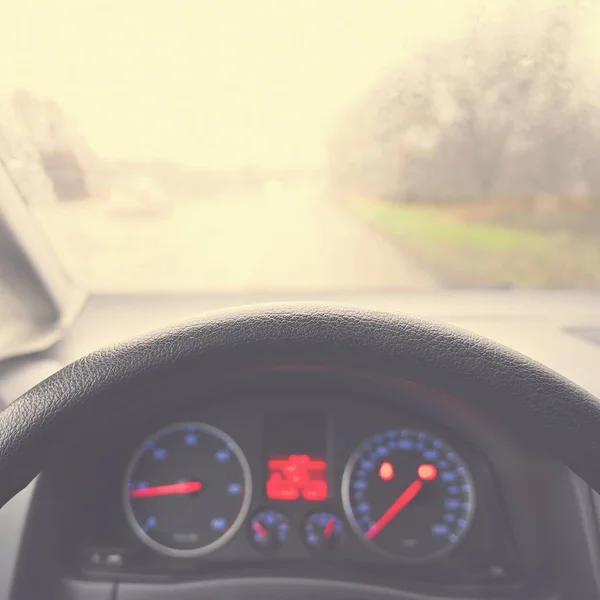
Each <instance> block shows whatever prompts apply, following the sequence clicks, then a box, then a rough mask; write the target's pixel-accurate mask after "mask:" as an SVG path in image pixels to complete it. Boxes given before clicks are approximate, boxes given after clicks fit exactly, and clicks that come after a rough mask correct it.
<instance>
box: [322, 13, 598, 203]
mask: <svg viewBox="0 0 600 600" xmlns="http://www.w3.org/2000/svg"><path fill="white" fill-rule="evenodd" d="M576 16H577V15H576V13H575V12H574V11H571V10H570V9H568V8H566V7H565V8H555V9H553V10H549V11H547V12H546V13H543V14H540V15H538V18H537V19H536V20H535V21H529V20H525V19H524V20H523V21H522V22H518V19H517V18H516V17H514V16H510V17H506V18H505V19H504V20H500V21H499V22H496V23H495V24H493V23H490V22H483V20H476V21H475V23H474V25H473V27H472V29H471V30H470V31H469V34H468V35H466V36H465V37H463V38H462V39H459V40H458V41H453V42H448V43H445V44H440V45H439V46H437V47H434V48H429V49H428V50H427V51H426V52H424V53H423V54H421V55H420V56H417V57H415V58H414V59H412V60H411V61H410V62H408V63H406V64H404V65H402V66H401V67H399V68H398V69H396V70H395V71H394V72H392V73H390V74H388V75H387V76H386V77H385V78H383V79H382V80H381V81H379V82H377V85H376V86H374V87H373V88H372V89H371V90H370V91H369V93H368V94H366V95H365V96H364V97H363V98H361V99H360V101H359V102H357V103H356V104H355V105H354V106H352V107H351V108H350V109H349V110H348V112H347V113H346V114H345V115H344V116H343V118H342V119H341V120H340V122H339V124H338V126H337V128H336V131H335V133H334V135H333V137H332V139H331V143H330V147H329V160H330V171H331V176H332V180H333V182H334V184H335V185H336V186H337V187H339V188H344V189H345V190H351V191H353V192H358V193H362V194H369V195H375V196H378V197H381V198H387V199H391V200H396V201H424V200H428V201H435V200H444V199H463V200H464V199H474V200H485V199H489V198H502V197H518V198H530V197H538V196H540V195H548V196H555V197H561V198H565V197H574V198H594V197H596V198H597V197H599V196H600V168H599V166H600V165H599V162H600V161H599V158H598V156H599V154H600V108H599V105H598V102H597V92H598V90H599V89H600V86H599V85H598V81H597V80H596V79H595V77H594V76H592V71H593V70H592V69H589V68H586V65H584V64H583V63H582V61H581V59H580V57H578V56H577V53H576V52H575V51H574V50H575V49H576V40H577V27H576V18H575V17H576Z"/></svg>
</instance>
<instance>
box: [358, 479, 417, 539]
mask: <svg viewBox="0 0 600 600" xmlns="http://www.w3.org/2000/svg"><path fill="white" fill-rule="evenodd" d="M422 487H423V482H422V481H421V480H420V479H415V481H413V482H412V483H411V484H410V485H409V486H408V487H407V488H406V489H405V490H404V491H403V492H402V493H401V494H400V495H399V496H398V498H396V500H395V501H394V503H393V504H392V505H391V506H390V507H389V508H388V509H387V510H386V511H385V512H384V513H383V515H381V517H380V518H379V520H378V521H376V522H375V523H373V525H371V527H370V528H369V530H368V531H367V533H365V537H366V538H368V539H370V540H372V539H373V538H374V537H375V536H376V535H377V534H378V533H379V532H380V531H381V530H382V529H383V528H384V527H385V526H386V525H387V524H388V523H389V522H390V521H391V520H392V519H393V518H394V517H395V516H396V515H397V514H398V513H399V512H400V511H401V510H402V509H403V508H404V507H405V506H406V505H407V504H408V503H409V502H410V501H411V500H413V499H414V497H415V496H416V495H417V494H418V493H419V492H420V491H421V488H422Z"/></svg>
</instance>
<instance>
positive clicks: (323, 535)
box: [303, 512, 343, 553]
mask: <svg viewBox="0 0 600 600" xmlns="http://www.w3.org/2000/svg"><path fill="white" fill-rule="evenodd" d="M342 529H343V525H342V521H341V520H340V518H339V517H338V516H337V515H335V514H333V513H330V512H313V513H310V514H309V515H308V516H307V517H306V519H305V521H304V527H303V537H304V543H305V544H306V547H307V548H308V549H309V550H311V551H312V552H319V553H321V552H330V551H331V550H333V549H334V548H335V547H336V546H337V544H338V542H339V539H340V536H341V534H342Z"/></svg>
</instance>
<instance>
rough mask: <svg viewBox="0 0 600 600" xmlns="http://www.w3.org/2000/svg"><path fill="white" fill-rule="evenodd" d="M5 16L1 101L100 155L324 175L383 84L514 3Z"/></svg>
mask: <svg viewBox="0 0 600 600" xmlns="http://www.w3.org/2000/svg"><path fill="white" fill-rule="evenodd" d="M541 1H542V0H539V2H541ZM548 1H550V0H548ZM4 4H5V6H3V8H2V16H1V19H0V53H1V56H2V57H3V58H2V61H1V64H0V82H2V83H1V84H0V85H1V86H2V89H3V90H9V89H12V88H14V87H16V86H23V87H26V88H28V89H30V90H33V91H35V92H38V93H41V94H45V95H48V96H50V97H52V98H54V99H56V100H57V101H59V102H60V103H61V104H62V106H63V107H64V108H65V110H66V111H67V112H68V113H69V114H70V115H71V116H72V117H74V119H75V120H76V122H77V124H78V126H79V128H80V130H81V131H82V132H83V133H84V134H85V135H86V137H87V138H88V140H89V141H90V143H91V144H92V146H93V147H94V148H95V149H96V150H97V151H98V152H99V153H100V154H102V155H104V156H107V157H115V158H117V157H120V158H153V157H158V158H166V159H171V160H177V161H181V162H185V163H189V164H202V165H215V166H226V165H238V164H244V163H247V162H255V163H260V164H294V163H303V164H306V163H318V162H320V160H321V159H322V156H323V146H324V144H323V143H324V140H325V138H326V136H327V133H328V131H329V129H330V127H331V126H332V124H333V122H334V119H335V116H336V115H338V114H339V112H340V110H341V109H342V108H343V107H344V106H345V105H346V104H347V103H349V102H351V101H352V100H353V99H354V98H356V97H358V95H359V94H360V93H361V91H365V89H366V88H367V87H368V85H369V84H370V83H371V82H374V81H376V79H377V75H378V74H379V73H382V72H385V70H386V69H388V68H389V67H391V66H392V65H395V64H397V63H398V62H399V61H402V60H404V59H406V58H407V57H410V56H411V55H414V54H415V53H418V51H419V50H420V49H421V48H423V47H425V46H427V44H429V43H431V42H435V41H442V40H447V39H451V38H453V37H455V36H458V35H460V34H461V32H464V30H465V28H466V27H469V26H470V24H471V22H472V20H471V18H470V17H471V15H473V12H474V10H475V9H481V7H483V6H484V5H485V6H486V7H487V8H486V10H487V11H488V13H489V12H490V11H491V12H492V13H493V12H494V11H495V10H497V9H498V7H504V8H506V6H507V4H509V2H508V0H491V1H490V3H485V2H482V1H481V0H420V1H415V0H410V1H408V0H407V1H404V0H362V1H361V0H51V1H48V0H19V2H11V3H8V2H6V3H4ZM510 4H513V2H510Z"/></svg>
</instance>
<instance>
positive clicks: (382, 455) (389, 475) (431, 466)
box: [342, 429, 475, 561]
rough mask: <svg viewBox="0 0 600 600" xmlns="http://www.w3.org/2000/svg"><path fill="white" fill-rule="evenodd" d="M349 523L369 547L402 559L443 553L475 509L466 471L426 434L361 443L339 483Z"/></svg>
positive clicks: (407, 432)
mask: <svg viewBox="0 0 600 600" xmlns="http://www.w3.org/2000/svg"><path fill="white" fill-rule="evenodd" d="M342 495H343V499H344V507H345V510H346V513H347V516H348V519H349V521H350V524H351V525H352V527H353V528H354V530H355V531H356V532H357V533H358V535H359V536H360V537H361V538H362V539H363V540H364V541H365V542H366V543H368V544H369V545H370V546H372V547H373V548H375V549H377V550H379V551H381V552H383V553H385V554H388V555H392V556H394V557H395V558H398V559H403V560H406V561H426V560H430V559H432V558H434V557H437V556H439V555H441V554H444V553H445V552H448V551H449V550H450V549H451V548H452V547H453V546H455V545H456V544H457V543H458V542H459V541H460V540H461V539H462V538H463V537H464V536H465V534H466V533H467V531H468V529H469V526H470V525H471V521H472V519H473V515H474V511H475V489H474V485H473V480H472V477H471V474H470V473H469V470H468V468H467V466H466V464H465V463H464V461H463V460H462V459H461V458H460V456H459V455H458V454H457V453H456V452H455V451H454V450H452V448H450V446H448V444H447V443H446V442H444V441H443V440H441V439H439V438H437V437H436V436H434V435H432V434H429V433H427V432H424V431H417V430H413V429H401V430H393V431H388V432H385V433H383V434H380V435H376V436H374V437H372V438H370V439H368V440H366V441H365V442H364V443H363V444H362V445H361V446H360V447H359V448H358V450H357V451H356V452H355V453H354V454H353V455H352V457H351V458H350V460H349V462H348V465H347V466H346V470H345V472H344V477H343V482H342Z"/></svg>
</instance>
